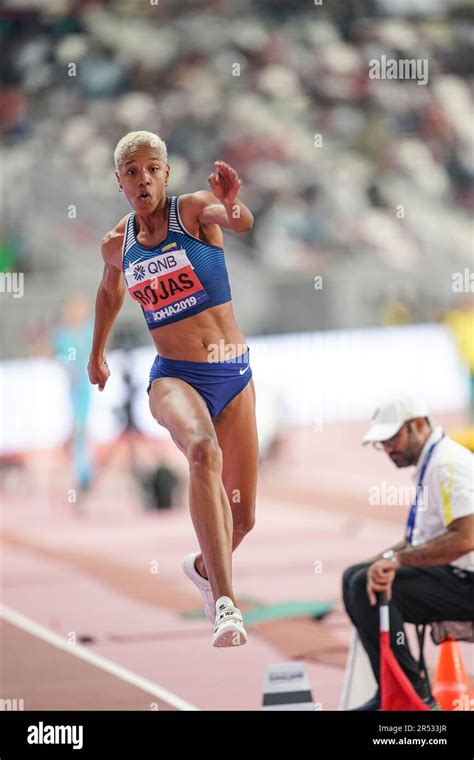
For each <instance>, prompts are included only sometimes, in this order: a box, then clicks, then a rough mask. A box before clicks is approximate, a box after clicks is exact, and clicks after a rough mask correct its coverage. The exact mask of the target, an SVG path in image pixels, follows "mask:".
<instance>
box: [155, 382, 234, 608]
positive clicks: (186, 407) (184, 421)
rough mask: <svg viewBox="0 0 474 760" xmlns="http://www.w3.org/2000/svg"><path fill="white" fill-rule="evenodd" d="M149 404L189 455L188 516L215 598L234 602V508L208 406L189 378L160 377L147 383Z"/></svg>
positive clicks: (160, 421) (182, 449)
mask: <svg viewBox="0 0 474 760" xmlns="http://www.w3.org/2000/svg"><path fill="white" fill-rule="evenodd" d="M150 409H151V413H152V414H153V417H154V418H155V419H156V420H157V422H158V423H159V424H160V425H163V427H165V428H166V429H167V430H169V432H170V434H171V437H172V438H173V441H174V442H175V443H176V445H177V446H178V448H179V449H180V450H181V451H182V452H183V453H184V455H185V456H186V458H187V460H188V465H189V475H190V479H189V504H190V511H191V518H192V521H193V525H194V529H195V531H196V535H197V538H198V541H199V546H200V548H201V552H202V555H203V557H204V561H205V565H206V571H207V575H208V577H209V581H210V584H211V588H212V593H213V595H214V599H219V598H220V597H221V596H228V597H230V599H232V601H234V602H235V597H234V594H233V590H232V531H233V520H232V511H231V508H230V504H229V500H228V497H227V494H226V492H225V489H224V486H223V483H222V451H221V449H220V447H219V444H218V441H217V436H216V433H215V430H214V426H213V424H212V421H211V417H210V414H209V411H208V409H207V406H206V404H205V402H204V400H203V398H202V397H201V396H200V394H199V393H198V392H197V391H195V390H194V388H192V387H191V386H190V385H189V384H188V383H186V382H184V381H183V380H179V379H178V378H174V377H163V378H158V379H157V380H154V381H153V382H152V384H151V388H150Z"/></svg>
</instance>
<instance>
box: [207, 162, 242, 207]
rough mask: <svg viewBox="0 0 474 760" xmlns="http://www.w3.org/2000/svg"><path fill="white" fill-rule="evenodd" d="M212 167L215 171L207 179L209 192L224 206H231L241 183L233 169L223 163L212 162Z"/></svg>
mask: <svg viewBox="0 0 474 760" xmlns="http://www.w3.org/2000/svg"><path fill="white" fill-rule="evenodd" d="M214 166H215V167H216V171H215V172H214V173H213V174H210V175H209V177H208V179H209V185H210V188H211V192H212V194H213V195H215V197H216V198H218V199H219V200H220V202H221V203H223V204H224V206H232V204H233V203H235V199H236V198H237V196H238V194H239V191H240V188H241V187H242V182H241V180H240V179H239V177H238V174H237V172H236V171H235V169H233V168H232V167H231V166H229V164H226V163H225V162H224V161H214Z"/></svg>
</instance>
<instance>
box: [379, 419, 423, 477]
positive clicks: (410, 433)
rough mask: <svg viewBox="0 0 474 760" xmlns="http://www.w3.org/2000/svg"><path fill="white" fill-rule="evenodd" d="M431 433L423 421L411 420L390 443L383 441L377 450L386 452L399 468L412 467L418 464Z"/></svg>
mask: <svg viewBox="0 0 474 760" xmlns="http://www.w3.org/2000/svg"><path fill="white" fill-rule="evenodd" d="M429 432H430V430H429V428H428V427H427V426H426V425H425V422H424V420H423V419H421V418H418V419H416V420H410V421H409V422H405V424H404V425H402V427H401V428H400V430H399V431H398V433H397V434H396V435H394V436H393V437H392V438H389V440H388V441H381V442H380V443H379V444H378V445H377V448H379V449H382V450H384V451H385V452H386V453H387V454H388V455H389V457H390V459H391V460H392V462H393V463H394V464H395V465H396V466H397V467H410V466H411V465H414V464H416V463H417V461H418V457H419V456H420V453H421V450H422V448H423V446H424V445H425V441H426V439H427V437H428V435H429Z"/></svg>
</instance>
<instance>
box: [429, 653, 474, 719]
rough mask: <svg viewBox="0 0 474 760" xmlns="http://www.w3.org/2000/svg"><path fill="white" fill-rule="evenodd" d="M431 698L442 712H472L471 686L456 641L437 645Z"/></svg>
mask: <svg viewBox="0 0 474 760" xmlns="http://www.w3.org/2000/svg"><path fill="white" fill-rule="evenodd" d="M433 696H434V697H435V698H436V700H437V701H438V702H439V704H440V706H441V709H442V710H474V701H473V699H472V697H473V694H472V690H471V684H470V681H469V677H468V675H467V673H466V669H465V667H464V663H463V661H462V657H461V652H460V650H459V644H458V642H457V641H454V640H453V641H452V640H451V639H448V641H443V642H442V643H441V644H440V645H439V657H438V665H437V667H436V675H435V679H434V684H433Z"/></svg>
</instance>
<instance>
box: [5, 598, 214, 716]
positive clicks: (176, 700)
mask: <svg viewBox="0 0 474 760" xmlns="http://www.w3.org/2000/svg"><path fill="white" fill-rule="evenodd" d="M0 617H2V618H3V619H4V620H6V621H7V622H9V623H12V624H13V625H16V626H17V627H18V628H22V629H23V630H24V631H26V632H27V633H31V634H32V635H33V636H37V637H38V638H39V639H43V641H47V642H48V644H52V645H53V646H54V647H57V648H58V649H62V650H63V651H64V652H68V653H69V654H72V655H74V656H75V657H79V659H80V660H85V661H86V662H90V663H91V664H92V665H95V666H96V667H97V668H100V669H101V670H104V671H105V672H106V673H111V674H112V675H113V676H116V678H121V679H122V681H125V682H126V683H129V684H132V686H136V687H137V688H138V689H142V691H146V692H148V693H149V694H153V696H154V697H159V698H160V699H162V700H163V701H164V702H167V703H168V704H170V705H172V706H173V707H176V709H177V710H199V707H195V706H194V705H191V704H190V703H189V702H185V701H184V699H180V697H177V696H176V695H175V694H172V693H171V692H170V691H167V690H166V689H164V688H163V687H161V686H158V684H156V683H153V681H149V680H148V679H147V678H142V676H139V675H136V673H132V671H131V670H127V668H123V667H122V666H121V665H117V664H116V663H115V662H112V661H111V660H108V659H107V658H106V657H102V655H100V654H96V653H95V652H91V651H90V650H89V649H86V648H85V647H83V646H82V645H81V644H69V643H68V642H67V641H66V640H65V639H64V638H63V637H62V636H60V635H59V634H57V633H54V631H50V630H49V628H45V627H44V626H43V625H40V624H39V623H36V622H35V621H34V620H30V618H27V617H25V616H24V615H22V614H21V613H20V612H17V611H16V610H13V609H12V608H11V607H7V606H6V605H4V604H1V605H0Z"/></svg>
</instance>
